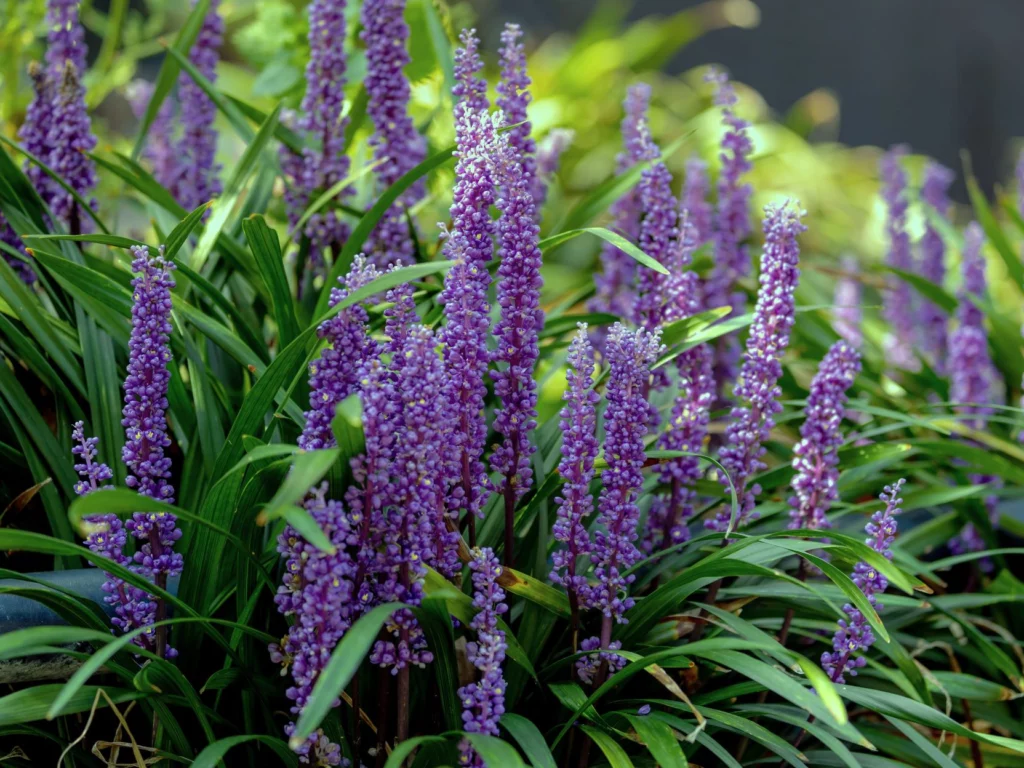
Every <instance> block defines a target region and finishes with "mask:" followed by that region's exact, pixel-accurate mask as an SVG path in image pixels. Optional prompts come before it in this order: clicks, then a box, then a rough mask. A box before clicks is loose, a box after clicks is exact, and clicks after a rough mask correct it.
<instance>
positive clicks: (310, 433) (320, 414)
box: [299, 255, 378, 451]
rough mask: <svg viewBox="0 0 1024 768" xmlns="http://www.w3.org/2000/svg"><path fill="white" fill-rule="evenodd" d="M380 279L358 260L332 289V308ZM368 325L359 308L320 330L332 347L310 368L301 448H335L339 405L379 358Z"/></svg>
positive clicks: (362, 309)
mask: <svg viewBox="0 0 1024 768" xmlns="http://www.w3.org/2000/svg"><path fill="white" fill-rule="evenodd" d="M377 276H378V272H377V270H376V269H375V268H374V267H373V266H372V265H369V264H367V263H366V260H365V259H364V258H363V256H361V255H360V256H356V258H355V260H354V261H353V263H352V268H351V270H349V273H348V275H347V276H346V277H345V278H344V280H343V281H339V282H340V283H342V285H341V286H340V287H336V288H332V289H331V299H330V306H332V307H333V306H335V305H336V304H338V303H339V302H341V301H342V300H343V299H344V298H345V297H346V296H348V295H349V294H350V293H351V292H352V291H355V290H358V289H359V288H362V287H363V286H364V285H366V284H367V283H369V282H370V281H371V280H373V279H374V278H376V277H377ZM368 321H369V316H368V315H367V313H366V308H365V307H364V306H362V305H361V304H356V305H354V306H351V307H347V308H346V309H343V310H341V312H339V313H338V314H336V315H335V316H334V317H331V318H329V319H327V320H324V321H323V322H322V323H321V324H320V327H319V328H317V335H318V336H319V337H320V338H321V339H323V340H324V341H326V342H327V343H328V345H329V346H328V347H327V348H326V349H324V351H323V353H322V354H321V355H320V357H319V358H318V359H316V360H314V361H313V362H312V363H310V365H309V410H308V411H306V425H305V427H304V428H303V430H302V434H301V435H300V436H299V447H300V448H302V449H304V450H307V451H315V450H317V449H318V448H330V447H333V446H334V434H333V433H332V432H331V421H332V420H333V419H334V411H335V409H336V408H337V406H338V403H340V402H341V401H342V400H344V399H345V398H346V397H348V396H349V395H352V394H354V393H355V392H356V391H357V389H358V387H359V380H358V374H359V369H360V367H361V366H362V365H363V363H365V362H366V361H368V360H370V359H371V358H373V357H376V356H377V354H378V345H377V342H376V341H374V340H373V339H372V338H370V337H369V335H368V334H367V329H366V326H367V322H368Z"/></svg>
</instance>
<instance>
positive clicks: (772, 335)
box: [704, 203, 807, 532]
mask: <svg viewBox="0 0 1024 768" xmlns="http://www.w3.org/2000/svg"><path fill="white" fill-rule="evenodd" d="M802 216H803V211H801V210H799V209H797V208H794V207H792V206H790V205H789V204H788V203H787V204H783V205H781V206H774V205H770V206H767V207H766V208H765V219H764V236H765V243H764V253H763V255H762V256H761V276H760V288H759V289H758V292H757V306H756V308H755V310H754V322H753V324H752V325H751V326H750V335H749V336H748V338H747V350H746V354H745V356H744V360H743V367H742V369H741V371H740V381H739V383H738V384H737V385H736V388H735V390H734V392H733V394H734V396H735V398H736V400H737V401H738V404H737V405H736V406H734V407H733V409H732V412H731V413H730V414H729V426H728V427H727V428H726V433H725V446H724V447H723V448H722V450H721V451H720V453H719V460H720V461H721V462H722V466H724V467H725V473H721V472H720V473H719V474H720V478H719V479H720V481H721V482H722V485H723V486H725V488H726V491H727V492H728V490H729V481H730V480H731V481H732V485H733V487H734V488H735V489H736V496H737V501H738V507H739V508H738V512H737V514H738V517H737V520H736V525H737V526H740V525H743V524H745V523H746V522H747V521H748V520H751V519H753V515H752V513H753V509H754V504H755V501H756V499H757V496H758V494H759V493H760V492H761V487H760V485H758V484H757V483H752V482H751V480H752V478H753V477H754V475H756V474H757V473H758V472H760V471H761V470H763V469H765V468H766V466H767V465H766V464H765V463H764V461H763V460H762V456H764V454H765V447H764V441H765V440H767V439H768V435H769V434H770V432H771V429H772V427H773V426H775V415H776V414H777V413H779V412H781V411H782V405H781V404H780V403H779V396H780V395H781V394H782V390H781V388H780V387H779V385H778V381H779V377H780V376H781V375H782V363H781V358H782V354H783V353H784V352H785V351H786V347H787V346H789V333H790V331H791V330H792V328H793V323H794V320H795V313H796V306H795V303H794V298H793V294H794V293H795V291H796V286H797V283H798V282H799V280H800V269H799V266H798V263H799V260H800V245H799V243H798V242H797V236H798V235H799V234H800V233H801V232H804V231H805V230H806V229H807V228H806V227H805V226H804V225H803V224H802V223H801V221H800V219H801V217H802ZM730 518H731V514H730V510H728V509H724V510H722V511H720V512H719V513H718V514H717V515H716V516H715V517H714V518H713V519H711V520H707V521H705V523H704V526H705V527H706V528H708V529H709V530H712V531H719V532H724V531H726V530H728V528H729V523H730Z"/></svg>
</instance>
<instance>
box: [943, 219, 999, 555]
mask: <svg viewBox="0 0 1024 768" xmlns="http://www.w3.org/2000/svg"><path fill="white" fill-rule="evenodd" d="M984 244H985V233H984V231H983V230H982V228H981V226H980V225H979V224H978V222H976V221H972V222H971V223H970V224H968V225H967V229H966V230H965V232H964V250H963V258H962V273H963V283H962V286H961V289H960V295H959V297H958V298H959V300H960V303H959V305H958V306H957V321H958V323H959V325H958V327H957V328H956V330H954V331H953V333H952V334H951V335H950V337H949V398H950V400H952V401H953V402H954V403H956V404H957V405H955V406H954V408H955V410H956V412H957V413H958V414H961V416H964V417H966V418H964V419H963V423H964V425H965V426H968V427H971V428H972V429H976V430H979V431H984V430H985V428H986V426H987V424H988V417H989V416H991V415H992V408H990V407H988V406H987V405H985V403H992V402H994V401H996V400H997V399H998V391H997V389H996V381H997V380H998V376H999V373H998V370H997V369H996V366H995V363H994V362H993V361H992V356H991V354H990V353H989V347H988V336H987V335H986V333H985V323H984V314H983V312H982V310H981V307H980V302H981V300H982V299H983V298H984V296H985V294H986V292H987V288H988V286H987V284H986V283H987V281H986V279H985V257H984V255H983V254H982V252H981V249H982V247H983V246H984ZM970 481H971V482H972V483H976V484H979V485H985V484H989V485H993V486H995V485H998V484H999V478H998V477H995V476H993V475H981V474H972V475H971V476H970ZM997 503H998V499H997V498H996V497H995V496H989V497H986V499H985V506H986V508H987V510H988V514H989V518H990V519H991V520H992V522H993V524H995V522H996V521H997V520H998V518H999V512H998V509H997ZM949 545H950V549H951V550H952V551H953V552H954V554H961V553H964V552H978V551H980V550H982V549H984V548H985V547H986V543H985V540H984V539H983V538H982V536H981V533H980V532H979V531H978V530H977V529H976V528H975V526H974V525H973V524H971V523H967V524H966V525H965V526H964V527H963V530H961V532H960V534H959V535H958V536H956V537H954V538H953V539H952V540H951V541H950V543H949ZM981 565H982V568H984V569H986V570H988V569H989V568H991V567H992V564H991V561H989V560H988V559H986V560H984V561H982V564H981Z"/></svg>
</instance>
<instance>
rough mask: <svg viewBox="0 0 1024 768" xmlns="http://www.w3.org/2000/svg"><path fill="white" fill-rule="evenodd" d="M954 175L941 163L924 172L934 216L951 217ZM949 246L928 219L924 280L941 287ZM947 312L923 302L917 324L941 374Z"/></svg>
mask: <svg viewBox="0 0 1024 768" xmlns="http://www.w3.org/2000/svg"><path fill="white" fill-rule="evenodd" d="M952 183H953V172H952V171H951V170H949V169H948V168H946V167H944V166H941V165H939V164H938V163H931V162H930V163H928V165H927V166H926V167H925V169H924V184H923V186H922V187H921V199H922V200H923V201H924V204H925V205H926V206H928V207H929V208H930V209H931V210H932V212H933V213H932V215H934V216H937V217H939V218H942V219H945V218H946V217H947V216H948V215H949V208H950V201H949V196H948V190H949V185H950V184H952ZM945 260H946V245H945V243H944V242H943V240H942V235H941V234H940V233H939V231H938V230H937V229H936V228H935V226H934V224H932V222H931V220H930V219H929V220H928V221H927V223H926V225H925V231H924V236H923V237H922V238H921V264H920V269H919V272H920V274H921V277H923V278H924V279H925V280H929V281H931V282H932V283H935V285H938V286H939V287H941V286H942V284H943V282H944V281H945V279H946V261H945ZM947 323H948V317H947V315H946V312H945V311H944V310H943V309H942V308H941V307H939V306H938V305H937V304H935V303H933V302H931V301H928V300H927V299H923V300H922V301H921V305H920V307H919V315H918V318H917V324H918V326H919V328H920V337H921V347H922V349H923V350H924V352H925V354H926V355H927V358H928V360H929V362H930V363H931V364H932V367H933V368H934V369H935V371H936V372H937V373H939V374H942V373H944V372H945V368H946V341H947V340H946V325H947Z"/></svg>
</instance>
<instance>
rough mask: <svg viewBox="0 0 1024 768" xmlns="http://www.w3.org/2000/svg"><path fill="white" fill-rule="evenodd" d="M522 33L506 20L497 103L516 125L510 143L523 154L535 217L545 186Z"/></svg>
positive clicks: (509, 122)
mask: <svg viewBox="0 0 1024 768" xmlns="http://www.w3.org/2000/svg"><path fill="white" fill-rule="evenodd" d="M522 37H523V30H522V29H521V28H520V27H519V25H518V24H505V29H504V30H503V31H502V33H501V49H500V55H501V78H500V79H499V80H498V85H497V87H496V90H497V92H498V97H497V98H496V99H495V100H494V103H495V105H496V106H497V107H498V109H500V110H501V111H502V112H503V113H504V114H505V124H506V125H509V126H513V127H511V128H509V129H508V143H509V145H510V146H511V147H512V148H513V149H514V150H515V153H516V154H517V155H518V156H519V158H520V163H521V164H522V167H523V178H524V180H525V182H524V183H525V184H526V187H527V189H528V190H529V192H530V195H531V196H532V198H533V209H534V218H539V217H540V206H541V203H542V202H543V199H544V195H545V190H544V182H543V180H542V179H541V178H540V176H539V174H538V170H537V158H536V154H537V144H536V142H534V140H533V138H531V136H530V131H531V128H532V126H531V125H530V121H529V120H527V118H526V108H527V106H528V105H529V103H530V101H531V96H530V90H529V88H530V82H531V81H530V76H529V75H528V74H527V73H526V49H525V47H524V46H523V42H522Z"/></svg>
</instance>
